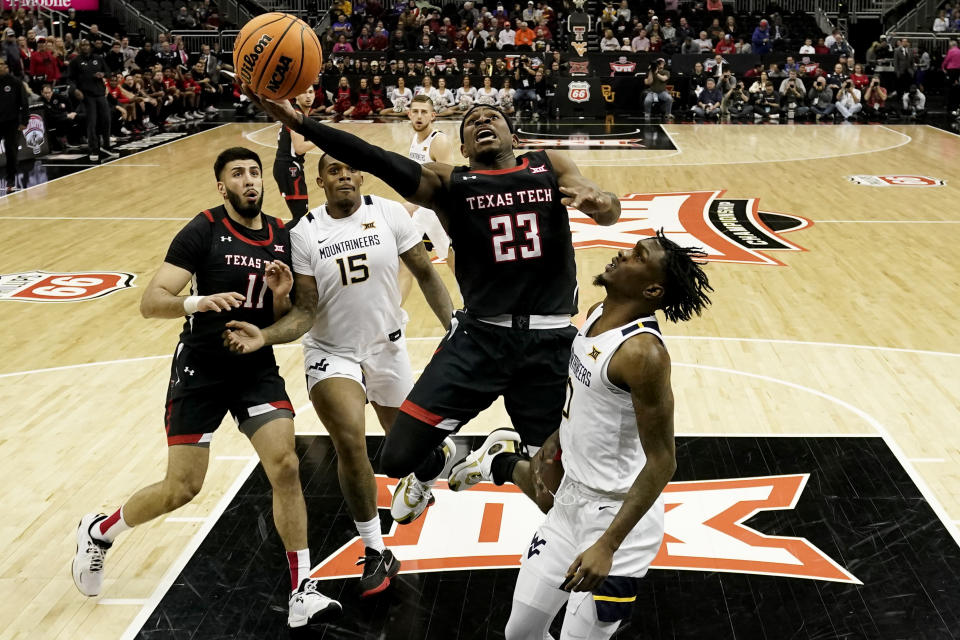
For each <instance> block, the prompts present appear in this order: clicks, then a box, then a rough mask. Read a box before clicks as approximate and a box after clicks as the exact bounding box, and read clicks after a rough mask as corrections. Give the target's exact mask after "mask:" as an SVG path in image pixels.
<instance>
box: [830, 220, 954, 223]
mask: <svg viewBox="0 0 960 640" xmlns="http://www.w3.org/2000/svg"><path fill="white" fill-rule="evenodd" d="M813 222H814V223H815V224H826V223H851V224H960V220H814V221H813Z"/></svg>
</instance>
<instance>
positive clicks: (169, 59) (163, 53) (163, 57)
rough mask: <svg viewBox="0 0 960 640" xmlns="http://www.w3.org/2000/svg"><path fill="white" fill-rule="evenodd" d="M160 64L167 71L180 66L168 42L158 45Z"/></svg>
mask: <svg viewBox="0 0 960 640" xmlns="http://www.w3.org/2000/svg"><path fill="white" fill-rule="evenodd" d="M160 64H162V65H163V68H164V69H169V68H171V67H175V66H177V65H178V64H180V56H179V55H177V52H176V51H174V50H173V49H172V48H171V46H170V43H169V42H163V43H161V44H160Z"/></svg>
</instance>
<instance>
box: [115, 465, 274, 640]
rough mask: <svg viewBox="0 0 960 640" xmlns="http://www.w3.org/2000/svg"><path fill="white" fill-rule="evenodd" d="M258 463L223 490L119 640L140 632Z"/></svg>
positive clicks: (127, 638) (124, 639) (250, 466)
mask: <svg viewBox="0 0 960 640" xmlns="http://www.w3.org/2000/svg"><path fill="white" fill-rule="evenodd" d="M257 464H259V463H258V462H257V461H256V460H251V461H250V462H248V463H247V464H246V466H244V468H243V470H242V471H241V472H240V473H239V474H238V475H237V478H236V480H234V481H233V484H232V485H230V488H229V489H227V490H226V492H224V494H223V497H221V498H220V500H219V501H218V502H217V504H216V506H215V507H214V508H213V510H212V511H211V512H210V515H209V516H208V517H207V518H206V520H205V522H204V523H203V526H202V527H201V528H200V530H199V531H197V532H196V533H195V534H193V537H192V538H190V541H189V542H188V543H187V545H186V546H185V547H184V549H183V551H182V552H181V553H180V555H179V556H177V559H176V560H174V562H173V564H171V565H170V568H169V569H168V570H167V572H166V573H165V574H164V575H163V578H161V579H160V583H159V584H158V585H157V586H156V588H155V589H154V590H153V593H151V594H150V597H149V598H147V599H146V600H145V601H143V603H142V606H141V608H140V611H139V612H138V613H137V615H136V617H135V618H134V619H133V621H132V622H131V623H130V625H129V626H128V627H127V630H126V631H124V633H123V635H122V636H120V640H133V639H134V638H136V637H137V635H138V634H139V633H140V629H141V628H143V625H144V623H146V621H147V619H149V618H150V615H151V614H152V613H153V610H154V609H156V608H157V605H158V604H160V600H162V599H163V596H164V595H165V594H166V593H167V591H168V590H169V589H170V586H171V585H173V582H174V580H176V579H177V576H178V575H180V572H181V571H183V568H184V567H186V566H187V563H188V562H189V561H190V558H191V557H193V554H194V553H196V551H197V549H198V548H199V547H200V544H201V543H202V542H203V540H204V538H206V537H207V535H208V534H209V533H210V531H211V530H212V529H213V526H214V525H215V524H216V523H217V521H218V520H219V519H220V516H222V515H223V512H224V511H226V510H227V507H228V506H230V503H231V502H233V499H234V498H235V497H236V496H237V494H238V493H239V492H240V488H241V487H242V486H243V483H244V482H246V481H247V478H249V477H250V474H251V473H253V470H254V469H255V468H256V467H257Z"/></svg>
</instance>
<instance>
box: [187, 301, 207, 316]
mask: <svg viewBox="0 0 960 640" xmlns="http://www.w3.org/2000/svg"><path fill="white" fill-rule="evenodd" d="M201 300H203V296H187V297H186V298H184V299H183V312H184V313H186V314H187V315H188V316H192V315H193V314H195V313H196V312H197V307H198V306H200V301H201Z"/></svg>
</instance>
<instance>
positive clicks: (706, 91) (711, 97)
mask: <svg viewBox="0 0 960 640" xmlns="http://www.w3.org/2000/svg"><path fill="white" fill-rule="evenodd" d="M722 101H723V96H722V95H721V94H720V89H718V88H717V81H716V80H715V79H713V78H707V85H706V86H705V87H704V88H703V90H702V91H701V92H700V95H699V96H697V104H695V105H694V106H693V115H694V116H696V117H699V118H718V119H719V118H720V103H721V102H722Z"/></svg>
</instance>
